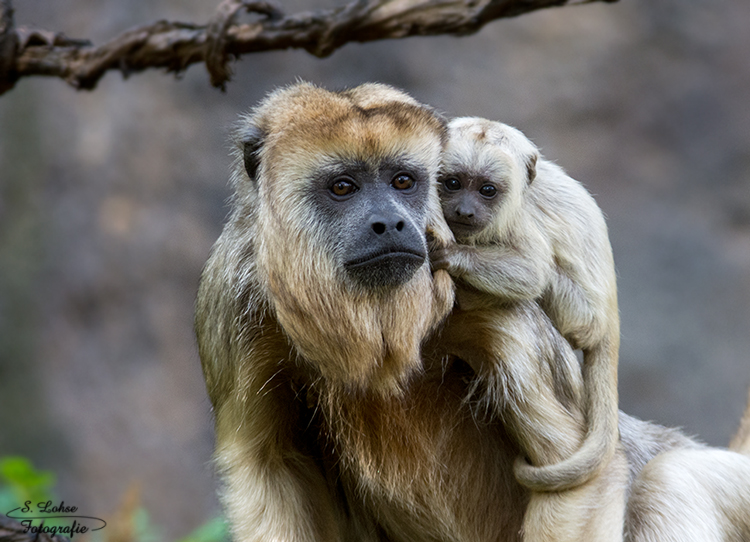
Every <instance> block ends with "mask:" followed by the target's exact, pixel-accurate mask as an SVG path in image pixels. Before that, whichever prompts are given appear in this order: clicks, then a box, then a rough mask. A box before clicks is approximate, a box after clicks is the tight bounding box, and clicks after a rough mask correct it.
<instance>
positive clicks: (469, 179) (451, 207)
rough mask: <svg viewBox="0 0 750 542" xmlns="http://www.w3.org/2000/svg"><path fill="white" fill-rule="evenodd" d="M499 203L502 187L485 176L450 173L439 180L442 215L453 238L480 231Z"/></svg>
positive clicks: (501, 197) (490, 218)
mask: <svg viewBox="0 0 750 542" xmlns="http://www.w3.org/2000/svg"><path fill="white" fill-rule="evenodd" d="M502 199H503V186H502V185H501V184H498V183H495V182H493V181H492V179H490V178H489V177H487V176H484V175H477V174H470V173H463V172H459V173H454V174H449V175H444V176H443V177H441V178H440V201H441V203H442V206H443V215H444V216H445V220H446V222H448V226H450V229H451V230H452V231H453V234H454V235H455V236H456V238H459V239H460V238H464V237H468V236H471V235H474V234H477V233H479V232H481V231H482V230H484V228H486V227H487V226H488V225H489V224H490V222H491V221H492V217H493V216H494V215H495V212H496V211H497V207H498V205H499V204H500V202H501V201H502Z"/></svg>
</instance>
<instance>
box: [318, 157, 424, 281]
mask: <svg viewBox="0 0 750 542" xmlns="http://www.w3.org/2000/svg"><path fill="white" fill-rule="evenodd" d="M428 182H429V177H428V173H427V171H426V169H425V168H423V167H421V166H419V165H418V164H413V163H409V162H408V161H407V160H399V159H392V160H381V161H379V162H378V163H377V164H368V163H364V162H359V161H352V162H350V163H346V162H339V163H336V164H334V165H331V166H329V167H325V168H323V169H322V170H321V171H320V172H319V174H318V176H317V179H316V181H315V189H314V205H315V206H316V207H317V212H318V213H319V216H320V217H326V219H327V220H325V221H324V222H326V223H327V224H326V226H325V227H326V229H328V232H329V235H330V236H331V238H332V239H334V238H335V239H337V242H336V243H335V244H334V246H335V247H336V252H337V253H338V257H339V259H340V261H341V263H342V265H343V267H344V270H345V273H346V275H347V276H348V278H350V279H351V280H352V281H353V282H355V283H356V284H358V285H360V286H363V287H365V288H367V289H373V290H377V289H383V288H394V287H398V286H401V285H403V284H404V283H406V282H408V281H409V280H410V279H411V278H412V277H413V276H414V274H415V273H416V272H417V270H418V269H419V268H420V267H422V265H423V264H424V263H425V260H426V258H427V244H426V241H425V235H424V233H423V232H424V230H425V222H426V220H425V215H426V210H427V197H428V189H429V184H428Z"/></svg>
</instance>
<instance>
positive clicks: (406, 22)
mask: <svg viewBox="0 0 750 542" xmlns="http://www.w3.org/2000/svg"><path fill="white" fill-rule="evenodd" d="M596 1H602V2H612V1H615V0H353V1H352V2H351V3H349V4H347V5H345V6H342V7H336V8H332V9H321V10H317V11H308V12H301V13H297V14H293V15H285V14H284V13H283V12H282V10H281V8H280V6H278V5H277V4H275V0H269V1H263V0H260V1H251V0H224V1H223V2H221V4H219V6H218V8H217V10H216V14H215V15H214V17H213V19H212V20H211V21H210V22H209V24H208V25H195V24H188V23H178V22H168V21H157V22H154V23H151V24H146V25H143V26H139V27H136V28H133V29H130V30H128V31H126V32H124V33H122V34H121V35H119V36H117V37H115V38H114V39H112V40H111V41H109V42H107V43H105V44H104V45H101V46H99V47H94V46H92V45H91V44H90V43H89V42H87V41H85V40H71V39H69V38H67V37H65V36H64V35H62V34H59V33H52V32H46V31H41V30H29V29H24V28H18V29H16V28H15V27H14V26H13V16H12V15H13V10H12V7H11V0H0V94H2V93H3V92H5V91H7V90H9V89H11V88H12V87H13V85H14V84H15V83H16V82H17V81H18V79H20V78H21V77H29V76H36V75H46V76H52V77H60V78H62V79H64V80H65V81H67V82H68V83H69V84H70V85H72V86H74V87H75V88H78V89H87V90H91V89H93V88H94V87H95V86H96V84H97V83H98V81H99V79H100V78H101V77H102V76H103V75H104V74H105V73H106V72H107V71H109V70H120V71H121V72H122V73H123V75H125V76H127V75H129V74H130V73H133V72H139V71H142V70H145V69H148V68H164V69H166V70H167V71H169V72H175V73H180V72H182V71H184V70H185V69H186V68H187V67H188V66H189V65H190V64H194V63H196V62H205V63H206V66H207V68H208V71H209V73H210V75H211V83H212V84H213V85H214V86H217V87H220V88H223V87H224V85H225V84H226V82H227V81H228V80H229V77H230V75H231V71H230V70H229V68H228V66H227V62H228V60H229V59H230V58H231V57H235V58H236V57H239V56H241V55H243V54H247V53H257V52H263V51H271V50H278V49H289V48H296V49H305V50H306V51H308V52H309V53H311V54H313V55H315V56H318V57H325V56H328V55H330V54H331V53H333V52H334V51H335V50H336V49H338V48H339V47H341V46H343V45H344V44H346V43H349V42H368V41H375V40H384V39H397V38H406V37H409V36H433V35H439V34H452V35H458V36H463V35H467V34H472V33H474V32H476V31H478V30H479V29H480V28H482V27H483V26H484V25H485V24H487V23H489V22H490V21H493V20H495V19H499V18H504V17H514V16H517V15H521V14H524V13H528V12H531V11H535V10H539V9H543V8H548V7H554V6H564V5H572V4H586V3H591V2H596ZM242 10H244V11H247V12H251V13H257V14H260V15H261V18H260V20H258V21H256V22H251V23H246V24H237V23H236V18H237V15H238V13H239V12H240V11H242Z"/></svg>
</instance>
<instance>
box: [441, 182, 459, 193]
mask: <svg viewBox="0 0 750 542" xmlns="http://www.w3.org/2000/svg"><path fill="white" fill-rule="evenodd" d="M443 186H445V189H446V190H449V191H451V192H455V191H456V190H461V182H460V181H459V180H458V179H445V180H444V181H443Z"/></svg>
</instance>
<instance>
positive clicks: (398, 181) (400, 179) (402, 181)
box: [391, 173, 414, 190]
mask: <svg viewBox="0 0 750 542" xmlns="http://www.w3.org/2000/svg"><path fill="white" fill-rule="evenodd" d="M391 186H392V187H393V188H395V189H396V190H409V189H410V188H411V187H413V186H414V179H412V178H411V177H410V176H409V175H407V174H406V173H399V174H398V175H396V177H394V179H393V181H391Z"/></svg>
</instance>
